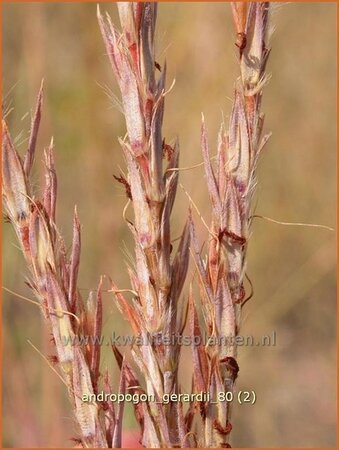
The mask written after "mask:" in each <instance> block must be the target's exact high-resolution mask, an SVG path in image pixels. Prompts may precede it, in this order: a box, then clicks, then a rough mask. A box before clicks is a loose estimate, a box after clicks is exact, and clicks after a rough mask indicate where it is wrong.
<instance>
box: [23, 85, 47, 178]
mask: <svg viewBox="0 0 339 450" xmlns="http://www.w3.org/2000/svg"><path fill="white" fill-rule="evenodd" d="M43 89H44V80H42V81H41V86H40V90H39V94H38V100H37V104H36V107H35V112H34V115H33V117H32V123H31V131H30V134H29V141H28V149H27V152H26V155H25V161H24V170H25V174H26V177H27V178H28V177H29V175H30V172H31V169H32V166H33V162H34V155H35V148H36V142H37V139H38V133H39V126H40V120H41V110H42V102H43Z"/></svg>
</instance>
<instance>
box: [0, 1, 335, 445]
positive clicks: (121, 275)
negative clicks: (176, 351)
mask: <svg viewBox="0 0 339 450" xmlns="http://www.w3.org/2000/svg"><path fill="white" fill-rule="evenodd" d="M101 8H102V10H105V9H107V10H108V11H109V13H110V14H111V15H112V18H113V22H114V23H117V14H116V7H115V5H114V4H110V3H105V4H102V5H101ZM95 9H96V4H95V3H76V4H75V3H74V4H72V3H59V4H58V3H50V4H44V3H33V2H32V3H27V4H26V3H16V4H14V3H12V4H10V3H7V4H4V5H3V13H4V15H3V53H2V54H3V94H4V96H5V104H6V107H7V108H13V110H12V112H11V113H10V115H9V117H8V121H9V125H10V129H11V131H12V135H13V136H14V137H15V138H16V143H17V148H18V150H19V151H20V152H23V151H24V150H25V146H26V144H27V136H28V130H29V124H30V112H31V109H32V108H33V107H34V105H35V99H36V95H37V92H38V89H39V85H40V82H41V79H42V78H44V79H45V100H44V108H43V119H42V125H41V133H40V136H39V140H38V154H37V158H36V164H35V172H34V181H35V185H36V194H37V195H38V194H39V192H40V186H41V183H42V181H43V178H42V151H43V148H44V147H45V146H47V145H48V143H49V140H50V137H51V136H52V135H53V136H54V142H55V146H56V164H57V172H58V180H59V197H58V224H59V228H60V230H61V232H62V233H63V235H64V236H65V239H66V242H67V243H68V244H70V238H71V232H72V214H73V208H74V205H75V204H76V205H77V207H78V211H79V216H80V220H81V223H82V233H83V234H82V239H83V249H82V262H81V267H80V283H79V285H80V288H81V293H82V295H83V296H84V297H87V295H88V293H89V290H90V289H95V287H96V285H97V283H98V280H99V277H100V275H101V274H109V275H110V276H112V277H113V278H114V280H115V281H116V283H117V284H118V285H119V286H120V287H128V279H127V275H126V272H125V270H124V261H125V259H126V255H125V252H126V249H128V250H129V251H131V250H132V248H133V245H132V239H131V235H130V233H129V231H128V230H127V228H126V226H125V224H124V222H123V220H122V209H123V207H124V205H125V196H124V192H123V189H122V187H121V186H120V185H119V184H118V183H116V182H115V181H114V180H113V174H117V173H118V172H119V166H121V167H124V161H123V158H122V155H121V153H122V152H121V149H120V147H119V144H118V142H117V138H118V136H123V135H124V134H125V125H124V120H123V116H122V115H121V113H120V112H119V110H118V109H117V108H115V107H114V102H113V101H112V94H113V95H118V87H117V85H116V83H115V80H114V78H113V75H112V73H111V69H110V66H109V63H108V58H107V57H106V55H105V50H104V46H103V43H102V40H101V36H100V33H99V28H98V24H97V20H96V11H95ZM272 23H273V24H274V27H275V32H274V35H273V38H272V41H271V46H272V53H271V57H270V62H269V65H268V71H269V72H271V73H272V79H271V81H270V82H269V85H268V86H267V87H266V89H265V93H264V102H263V110H264V111H265V113H266V127H265V128H266V131H272V133H273V134H272V137H271V139H270V141H269V144H268V145H267V147H266V148H265V151H264V153H263V157H262V159H261V163H260V167H259V170H258V190H257V196H256V202H257V206H256V213H257V214H261V215H265V216H268V217H271V218H273V219H276V220H280V221H286V222H309V223H316V224H325V225H329V226H332V227H335V209H336V197H335V191H336V170H335V167H336V4H334V3H301V4H299V3H288V4H279V3H275V4H274V5H273V16H272ZM157 35H158V36H157V39H158V49H157V54H158V57H157V60H158V61H159V63H160V64H162V63H163V61H164V59H165V58H166V60H167V63H168V69H169V70H168V79H167V85H168V86H169V85H170V84H171V82H172V80H173V79H174V78H175V80H176V84H175V87H174V89H173V90H172V92H171V93H170V94H169V95H168V96H167V103H166V114H165V123H164V136H166V140H167V141H168V142H170V141H172V140H174V139H175V138H176V136H179V138H180V148H181V165H182V166H190V165H194V164H197V163H199V162H201V160H202V158H201V152H200V145H199V141H200V118H201V112H204V115H205V119H206V122H207V126H208V131H209V141H210V146H211V149H212V153H214V152H215V149H216V138H217V131H218V128H219V125H220V122H221V120H222V114H224V116H225V120H226V121H227V119H228V115H229V113H230V109H231V98H232V95H233V86H234V81H235V78H236V76H237V59H236V48H235V46H234V32H233V28H232V21H231V15H230V7H229V5H226V4H223V3H213V2H208V3H207V2H206V3H164V4H161V5H160V8H159V14H158V32H157ZM181 182H182V183H183V185H184V186H185V189H186V190H187V191H188V192H189V193H190V194H191V195H192V197H193V199H194V201H195V202H196V204H197V205H198V206H199V209H200V211H201V213H202V215H203V216H204V217H205V218H206V219H208V217H209V212H210V210H209V202H208V199H207V193H206V187H205V182H204V178H203V171H202V168H201V167H199V168H196V169H193V170H191V171H184V172H182V174H181ZM187 208H188V200H187V197H186V196H185V194H184V193H183V191H182V190H180V189H179V191H178V198H177V203H176V207H175V209H174V212H173V236H178V235H180V233H181V229H182V226H183V223H184V220H185V217H184V216H185V214H184V213H183V212H184V211H185V210H186V209H187ZM196 221H197V223H198V222H199V219H198V217H196ZM199 225H200V224H199ZM203 231H204V230H203V228H202V227H201V238H202V236H203ZM248 259H249V261H248V273H249V276H250V278H251V280H252V282H253V284H254V298H253V299H252V300H251V301H250V302H249V303H248V304H247V306H246V307H245V308H244V315H243V328H242V334H243V335H246V334H252V335H254V336H258V337H260V336H262V335H264V334H270V333H272V332H273V331H275V332H276V336H277V345H276V346H274V347H266V348H265V347H263V348H262V347H260V348H257V347H243V348H240V350H239V364H240V376H239V384H238V387H239V389H249V390H252V389H253V390H255V392H256V395H257V402H256V404H255V405H254V406H247V405H243V406H240V405H238V404H237V405H235V407H234V418H233V425H234V432H233V437H232V445H233V446H234V447H335V428H336V427H335V424H336V333H335V324H336V320H335V315H336V300H335V298H336V276H335V233H334V232H330V231H327V230H323V229H317V228H302V227H291V226H289V227H288V226H282V225H277V224H274V223H270V222H267V221H264V220H261V219H256V220H255V221H254V224H253V235H252V237H251V242H250V246H249V253H248ZM3 262H4V264H3V285H4V286H5V287H6V288H9V289H11V290H13V291H15V292H17V293H18V294H20V295H24V296H27V297H31V292H30V291H29V290H28V289H27V288H26V286H25V284H24V276H25V274H26V273H27V271H26V268H25V265H24V264H23V258H22V255H21V254H20V251H19V250H18V248H17V247H16V240H15V236H14V234H13V232H12V230H11V227H10V225H9V224H6V223H5V224H3ZM104 303H105V331H106V332H107V333H110V332H111V331H112V330H113V329H114V330H116V331H117V332H118V333H119V332H122V331H124V332H126V330H127V322H125V321H124V319H123V318H122V317H121V316H120V314H119V313H118V312H117V310H116V309H115V306H114V301H113V298H112V297H111V296H110V295H109V294H105V296H104ZM3 335H4V342H3V368H4V372H3V414H4V417H3V446H4V447H39V446H43V447H71V446H73V445H74V443H73V442H72V441H71V440H70V438H72V437H74V436H76V430H75V424H74V421H73V419H72V416H71V413H70V406H69V403H68V399H67V395H66V393H65V387H64V386H63V385H62V383H61V382H60V380H59V379H58V378H57V377H56V375H55V374H54V373H53V372H52V371H51V369H50V368H49V367H48V365H47V364H46V362H45V361H44V360H43V358H42V357H41V355H39V354H38V353H37V352H36V351H34V349H33V348H32V347H31V346H29V345H28V343H27V339H29V340H31V341H32V342H33V343H34V345H36V347H38V348H39V349H40V350H41V352H43V353H44V354H49V352H51V350H50V348H49V332H48V331H46V329H45V326H44V323H43V320H42V317H41V315H40V313H39V311H38V309H37V308H36V307H34V306H32V305H30V304H28V303H26V302H24V301H22V300H20V299H18V298H17V297H16V296H15V295H11V294H8V293H6V292H3ZM185 352H186V353H187V355H188V357H187V358H184V359H185V361H186V360H189V359H190V358H189V355H190V351H189V349H185ZM185 364H186V363H185ZM187 364H188V363H187ZM106 366H107V367H109V368H110V370H111V371H112V373H114V374H115V376H117V369H116V366H115V364H114V362H113V358H112V355H111V354H110V352H108V351H107V352H106V349H105V353H104V355H103V368H104V367H106ZM189 370H190V368H189V367H188V365H184V364H182V367H181V371H182V373H186V372H187V373H188V371H189ZM185 378H186V379H187V386H184V387H186V388H187V389H188V387H189V384H190V375H186V377H185ZM185 382H186V381H185ZM125 426H126V428H128V429H131V430H133V429H134V428H135V422H134V419H133V415H132V413H131V408H129V407H128V408H127V413H126V417H125ZM134 433H135V434H136V435H137V432H134ZM132 434H133V431H132Z"/></svg>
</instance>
